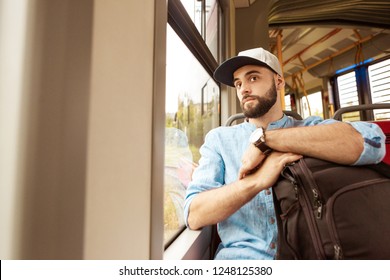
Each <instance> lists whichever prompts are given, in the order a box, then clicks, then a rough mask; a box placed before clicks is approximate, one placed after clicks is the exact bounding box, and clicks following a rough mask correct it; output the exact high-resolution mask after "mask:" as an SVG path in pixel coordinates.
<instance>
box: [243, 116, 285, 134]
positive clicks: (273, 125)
mask: <svg viewBox="0 0 390 280" xmlns="http://www.w3.org/2000/svg"><path fill="white" fill-rule="evenodd" d="M287 121H288V116H287V115H286V114H284V113H283V117H282V118H281V119H279V120H277V121H274V122H271V123H269V124H268V127H267V129H266V130H272V129H277V128H282V127H285V126H286V124H287ZM244 125H245V127H246V128H247V129H249V130H250V131H254V130H255V129H256V126H255V125H254V124H253V123H250V122H249V121H248V119H245V122H244Z"/></svg>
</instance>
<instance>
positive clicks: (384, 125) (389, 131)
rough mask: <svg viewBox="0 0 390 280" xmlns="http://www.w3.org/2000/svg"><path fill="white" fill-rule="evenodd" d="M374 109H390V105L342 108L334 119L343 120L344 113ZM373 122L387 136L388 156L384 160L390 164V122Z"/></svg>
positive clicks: (363, 105) (380, 104)
mask: <svg viewBox="0 0 390 280" xmlns="http://www.w3.org/2000/svg"><path fill="white" fill-rule="evenodd" d="M373 109H390V103H376V104H362V105H356V106H349V107H344V108H340V109H339V110H337V111H336V112H335V113H334V116H333V118H334V119H335V120H341V115H342V114H344V113H347V112H356V111H363V110H373ZM372 122H373V123H376V124H377V125H379V127H380V128H381V129H382V131H383V133H384V134H385V136H386V140H385V145H386V155H385V158H384V159H383V162H385V163H387V164H390V120H379V121H372Z"/></svg>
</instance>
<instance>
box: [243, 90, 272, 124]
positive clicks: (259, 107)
mask: <svg viewBox="0 0 390 280" xmlns="http://www.w3.org/2000/svg"><path fill="white" fill-rule="evenodd" d="M277 95H278V93H277V91H276V86H275V84H274V83H272V86H271V87H270V89H268V90H267V92H266V93H265V95H264V96H261V97H260V96H257V95H250V94H245V95H243V96H242V100H241V104H240V105H241V109H242V111H243V113H244V116H245V117H247V118H251V119H255V118H260V117H262V116H264V115H265V114H266V113H268V111H269V110H270V109H271V108H272V107H273V106H274V105H275V103H276V99H277ZM246 98H253V99H256V100H257V102H253V103H251V104H248V103H247V104H246V105H245V104H244V102H245V99H246Z"/></svg>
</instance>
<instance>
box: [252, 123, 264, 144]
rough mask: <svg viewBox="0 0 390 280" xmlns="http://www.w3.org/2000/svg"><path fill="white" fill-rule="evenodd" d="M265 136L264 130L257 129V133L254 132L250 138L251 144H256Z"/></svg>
mask: <svg viewBox="0 0 390 280" xmlns="http://www.w3.org/2000/svg"><path fill="white" fill-rule="evenodd" d="M263 134H264V131H263V129H262V128H261V127H260V128H258V129H256V130H255V131H253V132H252V134H251V136H250V137H249V141H250V142H251V143H255V142H256V141H258V140H259V139H260V137H262V136H263Z"/></svg>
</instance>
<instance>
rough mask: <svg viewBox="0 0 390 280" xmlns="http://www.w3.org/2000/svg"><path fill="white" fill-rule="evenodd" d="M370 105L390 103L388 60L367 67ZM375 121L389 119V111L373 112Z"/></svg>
mask: <svg viewBox="0 0 390 280" xmlns="http://www.w3.org/2000/svg"><path fill="white" fill-rule="evenodd" d="M368 75H369V79H370V89H371V98H372V103H390V59H387V60H384V61H381V62H379V63H376V64H373V65H370V66H369V67H368ZM374 118H375V120H383V119H390V109H383V110H374Z"/></svg>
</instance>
